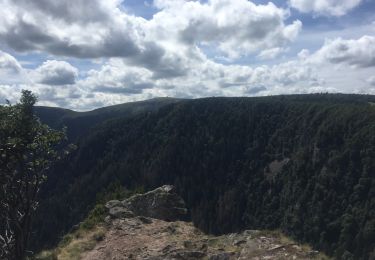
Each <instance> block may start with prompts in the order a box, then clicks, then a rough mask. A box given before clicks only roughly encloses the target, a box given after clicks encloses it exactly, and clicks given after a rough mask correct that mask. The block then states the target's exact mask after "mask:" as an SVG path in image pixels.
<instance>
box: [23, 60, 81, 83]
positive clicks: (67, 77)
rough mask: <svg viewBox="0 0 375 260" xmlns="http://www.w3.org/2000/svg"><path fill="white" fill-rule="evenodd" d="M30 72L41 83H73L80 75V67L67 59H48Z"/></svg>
mask: <svg viewBox="0 0 375 260" xmlns="http://www.w3.org/2000/svg"><path fill="white" fill-rule="evenodd" d="M30 74H31V75H32V77H33V78H34V80H35V81H36V82H38V83H41V84H45V85H72V84H74V83H75V82H76V79H77V77H78V69H77V68H75V67H73V66H72V65H70V64H69V63H68V62H66V61H57V60H47V61H45V62H44V63H43V64H42V65H41V66H39V67H38V68H37V69H36V70H34V71H32V72H31V73H30Z"/></svg>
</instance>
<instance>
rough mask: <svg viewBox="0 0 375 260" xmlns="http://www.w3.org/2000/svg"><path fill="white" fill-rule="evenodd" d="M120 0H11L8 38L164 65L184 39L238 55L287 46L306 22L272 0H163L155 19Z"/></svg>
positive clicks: (6, 10)
mask: <svg viewBox="0 0 375 260" xmlns="http://www.w3.org/2000/svg"><path fill="white" fill-rule="evenodd" d="M120 3H121V1H119V0H110V1H107V0H93V1H89V3H87V1H85V0H76V1H74V2H71V1H66V0H63V1H47V0H41V1H26V0H4V1H2V3H0V37H1V40H2V41H3V42H4V43H6V44H7V45H8V46H10V47H11V48H13V49H15V50H17V51H20V52H22V51H38V50H39V51H45V52H48V53H51V54H54V55H61V56H71V57H78V58H100V57H124V58H126V59H128V60H129V62H130V63H132V64H133V65H139V66H148V67H149V68H151V67H152V68H160V67H163V66H164V63H170V62H171V59H173V60H172V62H175V61H178V60H179V59H180V57H179V56H178V55H174V50H175V52H176V50H178V49H180V48H179V46H178V43H180V44H181V43H184V44H190V45H197V44H213V45H218V47H219V49H220V50H222V51H223V52H225V53H226V54H228V55H231V56H238V55H240V54H241V53H242V54H247V53H250V52H254V51H259V50H260V49H262V50H263V49H265V48H275V47H279V46H284V45H285V44H287V43H289V42H290V41H293V40H294V38H295V37H296V36H297V34H298V32H299V31H300V29H301V26H302V24H301V22H300V21H294V22H293V23H292V24H285V22H284V21H285V20H286V19H287V18H288V11H286V10H284V9H282V8H278V7H276V6H275V5H274V4H272V3H269V4H267V5H255V4H254V3H252V2H250V1H247V0H231V1H229V0H210V1H209V2H208V3H200V2H199V1H184V0H178V1H165V0H159V1H155V4H156V6H157V7H158V8H159V12H158V13H157V14H156V15H155V16H154V17H153V19H152V20H150V21H148V20H145V19H143V18H141V17H136V16H132V15H129V14H127V13H126V12H124V11H123V10H122V9H121V8H120V7H119V5H120ZM171 53H172V54H171ZM150 57H151V58H152V59H150ZM150 60H152V62H153V63H152V64H150V63H149V61H150ZM155 64H156V65H155ZM167 66H168V65H167Z"/></svg>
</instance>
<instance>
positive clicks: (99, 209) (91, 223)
mask: <svg viewBox="0 0 375 260" xmlns="http://www.w3.org/2000/svg"><path fill="white" fill-rule="evenodd" d="M106 213H107V211H106V208H105V207H104V205H103V204H98V205H96V206H95V208H94V209H93V210H91V211H90V213H89V215H88V217H87V218H86V219H85V220H84V221H83V222H82V224H81V226H80V227H81V228H83V229H86V230H90V229H92V228H93V227H95V226H96V225H98V224H99V223H102V222H104V218H105V216H106Z"/></svg>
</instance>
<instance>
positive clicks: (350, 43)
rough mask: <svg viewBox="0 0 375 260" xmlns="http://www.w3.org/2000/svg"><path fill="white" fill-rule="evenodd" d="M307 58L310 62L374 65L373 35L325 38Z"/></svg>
mask: <svg viewBox="0 0 375 260" xmlns="http://www.w3.org/2000/svg"><path fill="white" fill-rule="evenodd" d="M309 59H310V60H311V61H312V62H329V63H333V64H346V65H350V66H353V67H357V68H360V67H362V68H365V67H374V66H375V37H374V36H368V35H365V36H363V37H361V38H359V39H349V40H345V39H342V38H337V39H334V40H327V41H326V42H325V44H324V45H323V47H322V48H321V49H319V50H318V51H317V52H315V53H314V54H312V55H311V57H310V58H309Z"/></svg>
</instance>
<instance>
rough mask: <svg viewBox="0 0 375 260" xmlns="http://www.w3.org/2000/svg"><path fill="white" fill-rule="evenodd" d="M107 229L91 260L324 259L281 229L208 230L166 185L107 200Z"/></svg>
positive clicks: (86, 255)
mask: <svg viewBox="0 0 375 260" xmlns="http://www.w3.org/2000/svg"><path fill="white" fill-rule="evenodd" d="M106 207H107V209H108V214H109V216H108V217H107V223H108V225H107V232H106V234H105V237H104V239H103V240H101V241H100V242H99V243H98V244H97V245H96V247H95V248H94V249H93V250H90V251H89V252H87V253H85V254H84V255H83V256H82V258H83V259H85V260H104V259H119V260H120V259H124V260H125V259H139V260H140V259H147V260H174V259H176V260H177V259H185V260H193V259H202V260H203V259H205V260H247V259H322V258H321V257H322V256H321V255H318V252H316V251H312V250H310V249H308V248H306V247H301V246H299V245H298V244H296V243H294V242H293V241H291V240H288V239H287V238H286V237H285V236H283V235H282V234H280V233H277V232H260V231H255V230H247V231H244V232H242V233H235V234H229V235H223V236H211V235H207V234H204V233H203V232H201V231H200V230H199V229H197V228H195V227H194V225H193V224H192V223H189V222H184V221H179V220H181V219H185V218H186V213H187V210H186V207H185V203H184V201H183V199H182V198H181V197H180V196H179V195H178V194H177V193H176V190H175V188H174V187H173V186H169V185H167V186H163V187H160V188H158V189H156V190H153V191H150V192H147V193H145V194H140V195H135V196H133V197H130V198H129V199H126V200H123V201H119V200H113V201H109V202H108V203H107V204H106Z"/></svg>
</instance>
